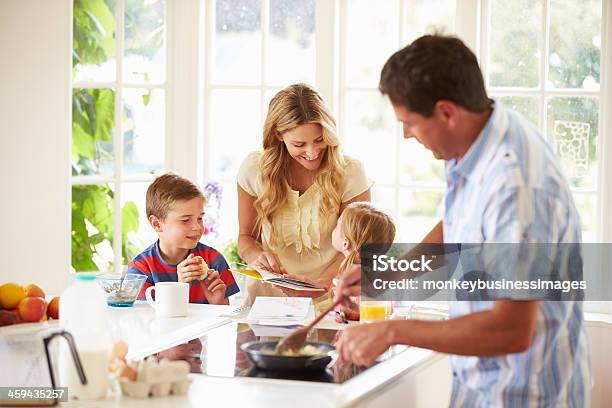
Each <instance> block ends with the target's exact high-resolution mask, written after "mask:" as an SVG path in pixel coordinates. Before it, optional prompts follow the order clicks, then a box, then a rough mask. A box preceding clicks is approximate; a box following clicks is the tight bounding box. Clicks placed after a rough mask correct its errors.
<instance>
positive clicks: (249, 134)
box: [206, 90, 262, 180]
mask: <svg viewBox="0 0 612 408" xmlns="http://www.w3.org/2000/svg"><path fill="white" fill-rule="evenodd" d="M210 101H211V102H210V103H211V106H210V109H211V116H210V120H211V125H212V126H211V135H210V145H209V146H210V153H209V154H208V156H207V157H208V163H206V165H207V166H209V168H210V171H211V178H212V179H214V180H228V179H229V180H231V179H235V178H236V175H237V174H238V169H239V167H240V164H241V163H242V161H243V160H244V158H245V157H246V155H247V154H248V153H249V152H251V151H253V150H261V145H262V133H261V132H262V130H261V129H262V121H261V119H260V92H259V91H250V90H214V91H213V92H211V99H210Z"/></svg>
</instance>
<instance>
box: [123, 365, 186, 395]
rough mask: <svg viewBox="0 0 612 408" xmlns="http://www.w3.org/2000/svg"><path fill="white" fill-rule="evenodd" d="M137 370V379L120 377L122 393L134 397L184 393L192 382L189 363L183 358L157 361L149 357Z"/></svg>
mask: <svg viewBox="0 0 612 408" xmlns="http://www.w3.org/2000/svg"><path fill="white" fill-rule="evenodd" d="M137 372H138V375H137V377H136V381H131V380H129V379H127V378H120V379H119V385H120V388H121V393H122V395H124V396H127V397H132V398H147V397H150V396H153V397H166V396H168V395H170V394H172V395H184V394H186V393H187V390H188V389H189V385H190V384H191V380H190V379H189V378H188V377H187V375H188V374H189V363H187V362H186V361H182V360H179V361H168V360H161V361H159V362H157V361H156V360H155V359H148V360H146V361H141V362H140V363H139V364H138V369H137Z"/></svg>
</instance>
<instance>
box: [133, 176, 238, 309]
mask: <svg viewBox="0 0 612 408" xmlns="http://www.w3.org/2000/svg"><path fill="white" fill-rule="evenodd" d="M205 204H206V198H205V197H204V195H203V194H202V191H201V190H200V189H199V188H198V187H197V186H196V185H195V184H193V183H192V182H191V181H189V180H187V179H185V178H183V177H180V176H178V175H176V174H172V173H167V174H164V175H162V176H159V177H157V178H156V179H155V181H153V183H152V184H151V185H150V186H149V188H148V190H147V204H146V205H147V218H148V219H149V224H151V227H153V229H154V230H155V232H157V235H158V236H159V239H158V240H157V241H156V242H155V243H154V244H153V245H151V246H150V247H148V248H147V249H145V250H144V251H143V252H142V253H141V254H140V255H138V256H136V257H135V258H134V259H133V260H132V262H130V263H129V265H128V273H131V274H141V275H146V276H147V280H146V282H145V284H144V286H143V288H142V290H141V291H140V294H139V295H138V299H142V300H144V298H145V296H144V294H145V291H146V289H147V288H148V287H149V286H152V285H155V283H156V282H168V281H174V282H176V281H178V282H186V283H189V284H190V287H189V302H190V303H210V304H217V305H227V304H229V301H228V299H227V298H228V297H229V296H231V295H233V294H235V293H237V292H238V291H239V290H240V289H238V285H237V284H236V282H235V281H234V277H233V276H232V273H231V272H230V271H229V267H228V265H227V262H226V261H225V259H224V258H223V255H221V254H220V253H219V252H217V251H216V250H215V249H214V248H211V247H208V246H206V245H204V244H202V243H201V242H199V241H200V238H202V234H203V233H204V224H203V221H202V218H203V216H204V205H205Z"/></svg>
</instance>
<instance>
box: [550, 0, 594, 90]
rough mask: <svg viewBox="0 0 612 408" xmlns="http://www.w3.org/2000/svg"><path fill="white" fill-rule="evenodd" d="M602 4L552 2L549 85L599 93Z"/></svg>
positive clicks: (564, 0)
mask: <svg viewBox="0 0 612 408" xmlns="http://www.w3.org/2000/svg"><path fill="white" fill-rule="evenodd" d="M601 6H602V5H601V0H586V1H566V0H563V1H561V0H551V1H550V55H549V57H548V62H549V74H548V75H549V82H550V85H552V86H553V87H555V88H584V89H595V90H596V89H599V69H600V67H599V58H600V54H601V14H602V11H601V9H602V7H601Z"/></svg>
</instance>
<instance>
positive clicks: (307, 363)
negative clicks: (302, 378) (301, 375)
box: [304, 350, 338, 368]
mask: <svg viewBox="0 0 612 408" xmlns="http://www.w3.org/2000/svg"><path fill="white" fill-rule="evenodd" d="M323 356H329V357H331V358H332V359H331V361H330V362H329V363H328V364H327V365H328V366H329V365H331V364H333V363H334V362H335V361H336V359H337V358H338V352H337V351H336V350H330V351H328V352H327V353H325V354H315V355H314V356H312V357H309V358H308V359H306V361H305V362H304V368H309V367H310V366H311V365H312V363H313V361H315V360H318V359H320V358H322V357H323Z"/></svg>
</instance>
